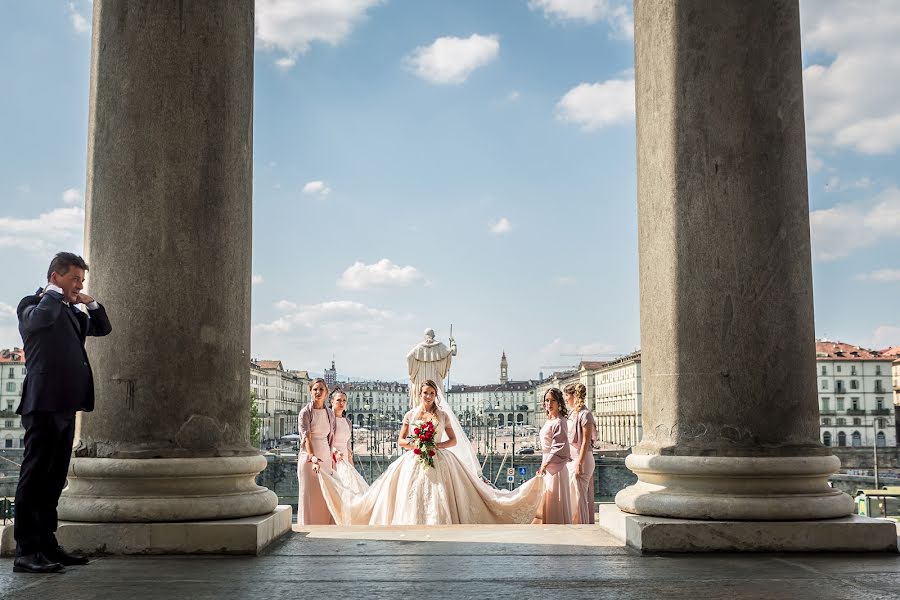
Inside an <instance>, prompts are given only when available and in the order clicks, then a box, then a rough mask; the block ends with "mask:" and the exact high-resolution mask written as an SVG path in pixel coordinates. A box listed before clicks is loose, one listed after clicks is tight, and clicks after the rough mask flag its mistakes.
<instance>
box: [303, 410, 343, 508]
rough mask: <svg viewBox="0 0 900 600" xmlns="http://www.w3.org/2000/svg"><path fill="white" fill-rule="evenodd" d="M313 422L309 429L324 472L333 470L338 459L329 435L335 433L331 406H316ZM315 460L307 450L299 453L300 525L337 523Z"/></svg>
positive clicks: (310, 439) (320, 466)
mask: <svg viewBox="0 0 900 600" xmlns="http://www.w3.org/2000/svg"><path fill="white" fill-rule="evenodd" d="M311 410H312V424H311V425H310V428H309V434H308V435H309V441H310V443H311V444H312V449H313V452H314V453H315V456H316V458H318V459H319V461H320V462H319V468H320V469H321V471H323V472H326V473H329V474H330V473H331V472H332V469H333V468H334V461H333V460H332V458H331V446H330V445H329V444H328V438H329V436H330V434H331V425H330V423H329V420H328V413H327V412H326V411H327V410H328V409H326V408H313V409H311ZM312 467H313V466H312V463H311V462H309V455H308V454H307V453H306V450H305V449H303V450H301V452H300V454H299V455H298V456H297V479H298V484H299V489H298V490H297V492H298V494H297V524H298V525H333V524H334V518H333V517H332V516H331V512H330V511H329V510H328V505H327V504H325V498H324V497H323V496H322V488H321V487H320V486H319V476H318V475H316V473H315V471H313V468H312Z"/></svg>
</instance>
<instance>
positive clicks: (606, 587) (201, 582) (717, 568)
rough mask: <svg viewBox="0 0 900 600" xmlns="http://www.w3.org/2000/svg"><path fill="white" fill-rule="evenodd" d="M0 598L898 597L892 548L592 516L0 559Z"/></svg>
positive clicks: (899, 565) (899, 576)
mask: <svg viewBox="0 0 900 600" xmlns="http://www.w3.org/2000/svg"><path fill="white" fill-rule="evenodd" d="M451 595H452V596H451ZM0 597H2V598H10V599H12V598H15V599H16V600H30V599H40V600H50V599H55V598H61V599H65V600H81V599H92V600H93V599H97V600H102V599H116V600H122V599H124V600H144V599H148V598H166V599H169V598H176V599H177V598H186V599H189V600H205V599H208V598H209V599H213V598H215V599H226V598H227V599H231V598H254V599H256V598H265V599H281V598H284V599H291V600H294V599H297V598H302V599H306V598H341V599H356V598H365V599H368V598H394V599H397V598H401V599H402V598H407V599H408V598H416V599H418V598H442V597H452V598H454V600H463V599H467V598H478V599H479V600H482V599H486V598H490V597H496V598H517V599H525V598H559V599H563V598H564V599H569V598H593V599H601V600H602V599H616V600H630V599H638V598H640V599H667V598H672V599H689V600H712V599H716V598H726V599H728V600H744V599H756V598H765V599H769V600H771V599H789V600H804V599H807V598H808V599H816V600H830V599H839V598H840V599H844V598H854V599H865V600H882V599H884V600H888V599H891V600H893V599H898V598H900V555H896V554H893V555H890V554H865V555H864V554H856V555H848V554H815V555H812V554H768V555H746V554H744V555H735V554H711V555H697V554H694V555H667V556H636V555H634V554H631V553H630V552H629V551H627V550H626V549H625V548H622V547H621V546H619V545H617V542H616V541H615V540H614V539H612V538H610V537H608V536H606V535H605V534H603V532H602V531H599V530H598V529H596V528H592V527H590V526H574V527H573V526H533V527H532V526H521V527H516V526H507V527H483V526H482V527H479V526H470V527H433V528H428V527H410V528H365V527H362V528H337V527H329V528H324V527H318V528H305V529H303V528H295V530H294V532H293V533H291V534H289V535H287V536H285V537H284V538H283V539H281V540H279V541H278V542H276V543H274V544H273V545H272V546H270V547H269V548H268V549H267V551H266V552H265V553H264V554H263V555H262V556H259V557H235V556H207V557H202V556H189V557H177V556H161V557H152V556H143V557H101V558H97V559H95V560H94V561H93V562H92V563H91V564H89V565H87V566H84V567H70V568H69V569H68V571H67V572H66V573H63V574H59V575H30V574H19V573H12V559H0Z"/></svg>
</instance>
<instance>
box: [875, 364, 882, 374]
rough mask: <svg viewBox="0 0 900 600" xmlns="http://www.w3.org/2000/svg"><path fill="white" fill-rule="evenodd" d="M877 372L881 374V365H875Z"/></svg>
mask: <svg viewBox="0 0 900 600" xmlns="http://www.w3.org/2000/svg"><path fill="white" fill-rule="evenodd" d="M875 374H876V375H881V365H875Z"/></svg>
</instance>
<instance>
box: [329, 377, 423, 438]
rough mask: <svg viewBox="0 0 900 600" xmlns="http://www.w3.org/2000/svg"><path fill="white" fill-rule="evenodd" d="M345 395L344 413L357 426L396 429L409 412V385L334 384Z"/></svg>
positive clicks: (388, 383)
mask: <svg viewBox="0 0 900 600" xmlns="http://www.w3.org/2000/svg"><path fill="white" fill-rule="evenodd" d="M334 387H335V389H342V390H344V392H345V393H346V394H347V412H348V413H349V416H350V418H351V419H352V420H353V424H354V425H356V426H357V427H367V428H371V427H380V426H391V427H394V426H396V427H397V428H399V426H400V425H399V423H400V422H401V421H402V420H403V415H405V414H406V411H408V410H409V385H408V384H405V383H397V382H396V381H353V382H341V383H337V384H335V386H334Z"/></svg>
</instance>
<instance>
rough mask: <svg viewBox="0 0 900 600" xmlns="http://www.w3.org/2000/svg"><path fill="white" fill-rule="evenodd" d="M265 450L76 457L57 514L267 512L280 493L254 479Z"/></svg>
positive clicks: (96, 517)
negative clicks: (233, 453)
mask: <svg viewBox="0 0 900 600" xmlns="http://www.w3.org/2000/svg"><path fill="white" fill-rule="evenodd" d="M265 468H266V459H265V457H263V456H261V455H254V456H232V457H216V458H147V459H118V458H73V459H72V463H71V466H70V467H69V484H68V487H66V489H65V490H64V491H63V493H62V496H61V497H60V499H59V519H60V520H61V521H77V522H89V523H160V522H176V521H209V520H218V519H240V518H244V517H254V516H258V515H266V514H269V513H271V512H272V511H273V510H275V506H276V505H277V504H278V498H277V497H276V496H275V494H274V493H273V492H271V491H270V490H268V489H266V488H264V487H261V486H259V485H257V484H256V476H257V475H258V474H259V472H260V471H262V470H263V469H265Z"/></svg>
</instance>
